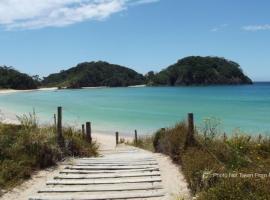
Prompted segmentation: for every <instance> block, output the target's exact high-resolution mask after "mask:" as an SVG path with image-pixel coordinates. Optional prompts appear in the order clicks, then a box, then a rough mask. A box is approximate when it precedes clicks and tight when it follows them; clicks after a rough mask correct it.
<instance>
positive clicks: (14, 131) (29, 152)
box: [0, 113, 98, 189]
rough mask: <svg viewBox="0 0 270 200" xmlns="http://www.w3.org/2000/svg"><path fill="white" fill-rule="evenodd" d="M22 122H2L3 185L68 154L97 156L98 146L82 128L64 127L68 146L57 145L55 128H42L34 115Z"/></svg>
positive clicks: (0, 168) (0, 163) (0, 177)
mask: <svg viewBox="0 0 270 200" xmlns="http://www.w3.org/2000/svg"><path fill="white" fill-rule="evenodd" d="M18 119H19V120H20V122H21V125H7V124H1V123H0V188H1V189H9V188H12V187H14V186H15V185H17V184H18V183H20V182H21V181H22V180H24V179H27V178H29V177H30V176H31V174H32V173H33V171H35V170H38V169H43V168H46V167H50V166H53V165H55V164H56V163H57V162H58V161H61V160H63V159H65V158H66V157H68V156H96V155H97V150H98V146H97V144H96V143H92V144H89V143H87V142H86V140H85V139H84V137H83V136H82V135H81V134H80V132H79V131H76V130H75V129H73V128H64V129H63V135H64V138H65V146H64V147H63V148H60V147H59V146H58V144H57V137H56V131H55V128H54V127H51V126H46V127H39V126H38V123H37V120H36V116H35V114H34V113H33V114H30V115H29V116H27V115H23V116H22V117H19V118H18Z"/></svg>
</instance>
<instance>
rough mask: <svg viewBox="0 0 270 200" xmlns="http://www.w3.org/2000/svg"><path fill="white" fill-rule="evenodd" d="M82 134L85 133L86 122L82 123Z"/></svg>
mask: <svg viewBox="0 0 270 200" xmlns="http://www.w3.org/2000/svg"><path fill="white" fill-rule="evenodd" d="M82 135H83V136H84V135H85V127H84V124H82Z"/></svg>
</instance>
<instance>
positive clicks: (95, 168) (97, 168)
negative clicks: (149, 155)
mask: <svg viewBox="0 0 270 200" xmlns="http://www.w3.org/2000/svg"><path fill="white" fill-rule="evenodd" d="M147 168H153V166H152V165H141V166H77V165H74V166H67V167H65V169H92V170H121V169H147Z"/></svg>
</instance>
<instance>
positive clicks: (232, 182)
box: [198, 178, 270, 200]
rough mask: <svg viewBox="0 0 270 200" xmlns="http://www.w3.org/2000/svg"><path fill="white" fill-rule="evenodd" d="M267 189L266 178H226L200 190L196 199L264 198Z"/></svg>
mask: <svg viewBox="0 0 270 200" xmlns="http://www.w3.org/2000/svg"><path fill="white" fill-rule="evenodd" d="M269 189H270V182H269V181H267V180H262V179H252V180H250V179H241V178H228V179H224V180H222V181H220V182H219V183H218V184H216V185H215V186H213V187H212V188H209V189H208V190H206V191H204V192H202V193H201V194H200V195H199V198H198V200H266V199H270V193H269Z"/></svg>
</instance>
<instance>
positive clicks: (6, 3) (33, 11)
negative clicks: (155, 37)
mask: <svg viewBox="0 0 270 200" xmlns="http://www.w3.org/2000/svg"><path fill="white" fill-rule="evenodd" d="M157 1H159V0H0V25H1V26H4V27H5V28H6V29H8V30H13V29H38V28H44V27H62V26H67V25H70V24H74V23H78V22H83V21H86V20H103V19H106V18H108V17H109V16H111V15H112V14H114V13H117V12H120V11H123V10H126V9H127V8H128V7H129V6H134V5H140V4H146V3H154V2H157Z"/></svg>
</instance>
